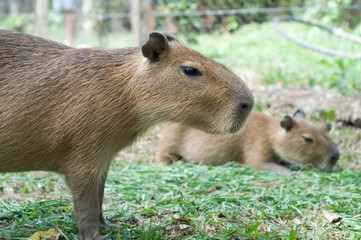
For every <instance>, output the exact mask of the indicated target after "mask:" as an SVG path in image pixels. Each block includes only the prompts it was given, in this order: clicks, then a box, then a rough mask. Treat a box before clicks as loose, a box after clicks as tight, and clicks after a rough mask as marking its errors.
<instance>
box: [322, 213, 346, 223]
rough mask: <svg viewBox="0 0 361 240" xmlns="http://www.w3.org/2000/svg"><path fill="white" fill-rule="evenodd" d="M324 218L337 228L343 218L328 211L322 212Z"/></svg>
mask: <svg viewBox="0 0 361 240" xmlns="http://www.w3.org/2000/svg"><path fill="white" fill-rule="evenodd" d="M322 213H323V216H324V217H325V218H326V220H327V221H329V222H330V223H333V224H336V225H337V226H338V225H339V224H340V223H341V221H342V217H340V216H337V215H334V214H332V213H330V212H329V211H327V210H322Z"/></svg>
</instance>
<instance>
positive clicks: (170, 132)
mask: <svg viewBox="0 0 361 240" xmlns="http://www.w3.org/2000/svg"><path fill="white" fill-rule="evenodd" d="M338 158H339V151H338V148H337V146H336V144H335V143H334V142H333V141H332V140H331V139H330V138H329V137H328V136H327V134H326V130H325V129H324V128H322V127H318V126H316V125H314V124H313V123H311V122H310V121H308V120H306V119H305V114H304V112H303V111H302V110H300V109H299V110H297V111H296V112H295V114H294V116H293V117H290V116H285V117H284V118H283V119H282V120H279V119H277V118H274V117H271V116H268V115H266V114H262V113H256V112H253V113H251V115H250V117H249V118H248V120H247V122H246V124H245V126H244V127H243V129H242V130H241V131H240V132H238V133H235V134H228V135H214V134H209V133H205V132H202V131H200V130H197V129H194V128H191V127H187V126H184V125H182V124H170V125H168V126H167V127H166V128H165V130H164V132H163V135H162V137H161V139H160V141H159V147H158V153H157V160H156V161H157V162H160V163H171V162H174V161H178V160H184V161H188V162H194V163H200V162H202V163H206V164H213V165H220V164H225V163H226V162H229V161H235V162H238V163H244V164H247V165H250V166H252V167H254V168H256V169H267V170H271V171H275V172H289V171H290V170H289V169H288V168H286V167H285V166H283V163H291V164H292V163H299V164H302V165H312V166H314V167H316V168H319V169H321V170H331V169H332V167H333V166H334V165H335V164H336V162H337V160H338Z"/></svg>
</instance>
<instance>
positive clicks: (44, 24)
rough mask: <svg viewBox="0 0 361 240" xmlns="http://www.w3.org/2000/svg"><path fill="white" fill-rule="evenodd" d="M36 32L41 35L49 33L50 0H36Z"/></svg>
mask: <svg viewBox="0 0 361 240" xmlns="http://www.w3.org/2000/svg"><path fill="white" fill-rule="evenodd" d="M35 16H36V27H35V28H36V33H37V35H38V36H40V37H47V35H48V1H47V0H36V1H35Z"/></svg>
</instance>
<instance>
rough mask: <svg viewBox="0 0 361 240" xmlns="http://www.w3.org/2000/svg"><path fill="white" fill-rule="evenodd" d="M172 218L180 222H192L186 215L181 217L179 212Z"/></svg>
mask: <svg viewBox="0 0 361 240" xmlns="http://www.w3.org/2000/svg"><path fill="white" fill-rule="evenodd" d="M172 219H173V220H176V221H177V222H180V223H190V222H191V220H190V219H188V218H185V217H181V216H179V215H178V214H173V215H172Z"/></svg>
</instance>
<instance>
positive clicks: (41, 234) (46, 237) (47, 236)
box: [30, 229, 60, 240]
mask: <svg viewBox="0 0 361 240" xmlns="http://www.w3.org/2000/svg"><path fill="white" fill-rule="evenodd" d="M59 237H60V232H59V231H58V230H57V229H49V230H47V231H38V232H36V233H34V234H33V235H31V237H30V240H58V239H59Z"/></svg>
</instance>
